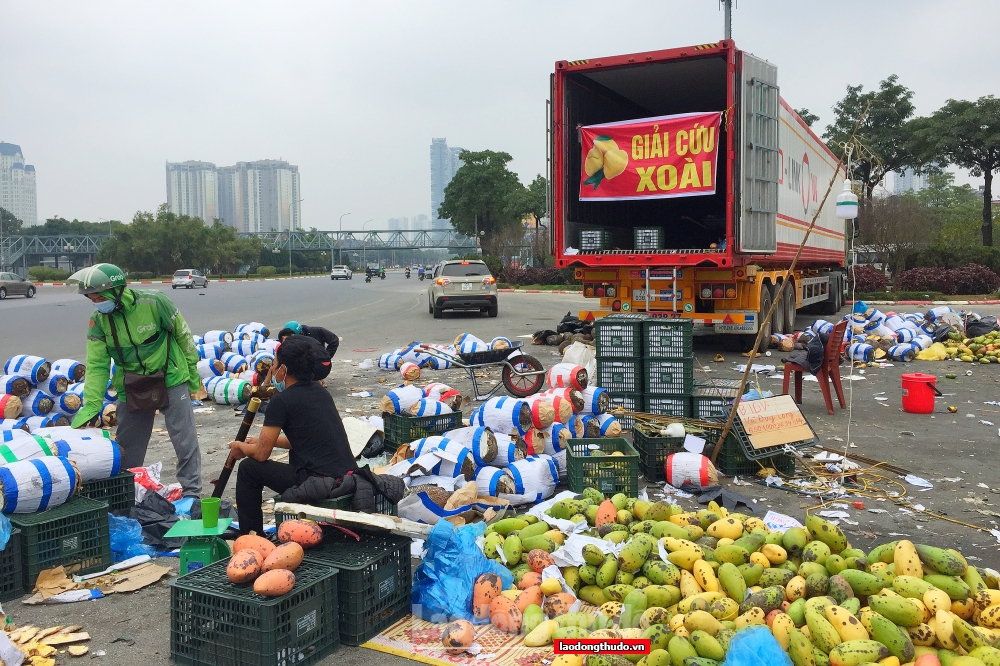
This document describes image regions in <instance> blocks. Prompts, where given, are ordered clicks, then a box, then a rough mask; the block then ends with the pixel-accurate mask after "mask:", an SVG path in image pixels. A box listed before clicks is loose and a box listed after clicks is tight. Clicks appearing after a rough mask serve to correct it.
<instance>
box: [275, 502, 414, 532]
mask: <svg viewBox="0 0 1000 666" xmlns="http://www.w3.org/2000/svg"><path fill="white" fill-rule="evenodd" d="M274 512H275V513H288V514H292V515H297V516H304V517H306V518H308V519H310V520H316V521H320V522H328V523H352V524H355V525H364V526H366V527H374V528H376V529H381V530H386V531H388V532H392V533H393V534H398V535H400V536H407V537H410V538H414V539H426V538H427V536H428V535H429V534H430V533H431V528H432V527H433V526H432V525H425V524H423V523H415V522H413V521H411V520H404V519H402V518H397V517H396V516H383V515H382V514H378V513H356V512H354V511H339V510H337V509H325V508H323V507H319V506H310V505H308V504H293V503H290V502H278V503H276V504H275V505H274Z"/></svg>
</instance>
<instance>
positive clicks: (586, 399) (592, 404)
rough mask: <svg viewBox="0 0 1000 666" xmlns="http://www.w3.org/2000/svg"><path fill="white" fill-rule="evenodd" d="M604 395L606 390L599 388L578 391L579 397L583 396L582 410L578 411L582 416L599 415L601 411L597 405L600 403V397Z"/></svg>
mask: <svg viewBox="0 0 1000 666" xmlns="http://www.w3.org/2000/svg"><path fill="white" fill-rule="evenodd" d="M605 393H607V390H606V389H602V388H600V387H599V386H588V387H587V388H585V389H583V390H582V391H580V395H582V396H583V409H581V410H580V411H581V412H583V413H584V414H600V413H601V410H600V409H599V408H598V405H599V404H600V402H601V396H603V395H604V394H605Z"/></svg>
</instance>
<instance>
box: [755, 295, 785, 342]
mask: <svg viewBox="0 0 1000 666" xmlns="http://www.w3.org/2000/svg"><path fill="white" fill-rule="evenodd" d="M780 288H781V285H780V284H772V285H771V302H772V303H773V302H774V301H775V300H777V299H776V297H777V295H778V289H780ZM785 291H788V290H787V289H786V290H785ZM781 298H782V299H784V298H785V295H784V294H782V295H781ZM766 314H767V310H764V309H762V310H761V311H760V316H761V321H763V317H764V315H766ZM784 330H785V303H784V300H782V302H781V303H779V304H778V307H776V308H774V314H773V315H772V316H771V332H772V333H783V332H784ZM768 339H770V336H768Z"/></svg>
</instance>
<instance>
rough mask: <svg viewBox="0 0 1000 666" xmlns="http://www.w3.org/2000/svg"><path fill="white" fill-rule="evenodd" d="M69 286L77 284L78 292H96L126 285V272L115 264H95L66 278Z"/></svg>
mask: <svg viewBox="0 0 1000 666" xmlns="http://www.w3.org/2000/svg"><path fill="white" fill-rule="evenodd" d="M66 284H67V285H69V286H71V287H72V286H76V287H77V293H80V294H96V293H98V292H102V291H111V290H114V289H116V288H118V287H122V288H124V287H125V284H126V282H125V273H124V272H123V271H122V269H120V268H118V267H117V266H115V265H114V264H95V265H94V266H91V267H90V268H84V269H82V270H79V271H77V272H76V273H73V274H72V275H71V276H69V279H68V280H66Z"/></svg>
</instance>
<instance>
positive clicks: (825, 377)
mask: <svg viewBox="0 0 1000 666" xmlns="http://www.w3.org/2000/svg"><path fill="white" fill-rule="evenodd" d="M846 332H847V321H841V322H840V323H838V324H837V325H836V326H834V327H833V332H832V333H831V334H830V339H829V340H828V341H827V343H826V354H824V356H823V365H821V366H820V368H819V370H818V371H817V372H816V379H818V380H819V388H820V390H821V391H823V400H824V401H825V402H826V411H827V412H829V413H830V414H833V413H834V411H833V397H832V396H831V395H830V384H831V383H832V384H833V388H834V390H835V391H836V392H837V400H839V401H840V408H841V409H845V408H846V407H847V403H846V402H845V401H844V386H843V384H841V383H840V346H841V344H842V343H843V341H844V334H845V333H846ZM803 372H809V368H803V367H802V366H801V365H799V364H797V363H785V377H784V382H782V386H781V392H782V393H785V394H788V380H789V379H790V378H791V375H795V396H794V399H795V402H796V403H797V404H800V405H801V404H802V373H803Z"/></svg>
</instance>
